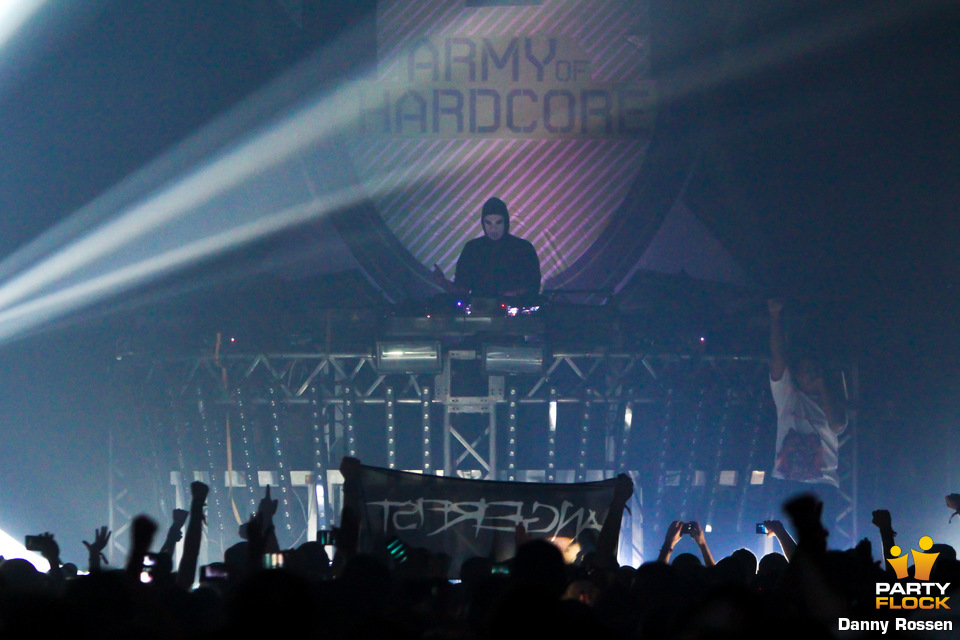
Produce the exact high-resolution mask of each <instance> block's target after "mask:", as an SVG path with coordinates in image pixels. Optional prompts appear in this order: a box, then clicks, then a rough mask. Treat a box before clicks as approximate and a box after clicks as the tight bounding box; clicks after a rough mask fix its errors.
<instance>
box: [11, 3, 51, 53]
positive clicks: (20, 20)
mask: <svg viewBox="0 0 960 640" xmlns="http://www.w3.org/2000/svg"><path fill="white" fill-rule="evenodd" d="M43 3H44V0H0V47H3V45H4V44H6V42H7V40H9V39H10V36H12V35H13V34H14V33H16V32H17V30H18V29H20V27H21V26H23V24H24V23H25V22H26V21H27V20H29V19H30V16H32V15H33V14H34V13H36V11H37V9H39V8H40V7H41V6H42V5H43Z"/></svg>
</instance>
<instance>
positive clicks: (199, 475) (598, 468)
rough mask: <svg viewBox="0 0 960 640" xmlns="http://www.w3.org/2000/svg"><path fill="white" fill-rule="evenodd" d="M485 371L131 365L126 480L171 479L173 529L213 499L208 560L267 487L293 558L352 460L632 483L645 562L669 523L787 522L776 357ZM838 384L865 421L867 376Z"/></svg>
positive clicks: (338, 363)
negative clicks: (197, 493)
mask: <svg viewBox="0 0 960 640" xmlns="http://www.w3.org/2000/svg"><path fill="white" fill-rule="evenodd" d="M480 358H481V355H480V353H479V351H474V350H471V349H445V350H443V353H442V356H441V361H442V369H441V371H440V373H438V374H424V373H420V374H410V373H396V374H383V373H379V372H378V368H377V361H376V357H375V355H374V354H372V353H369V352H361V351H354V352H350V351H343V352H331V353H321V352H310V351H304V352H271V353H230V352H228V351H227V350H226V349H224V350H222V351H221V352H220V353H217V354H215V353H208V354H202V355H197V356H193V357H174V358H156V359H152V360H147V359H145V358H136V357H133V358H125V359H124V360H123V361H122V362H118V366H117V371H118V372H119V373H120V374H121V376H122V377H123V379H124V380H125V384H126V385H127V388H128V389H129V390H130V392H129V396H130V407H129V410H130V411H131V412H133V413H134V414H135V415H133V416H132V417H131V421H130V424H131V425H137V427H136V428H134V429H132V430H131V431H130V432H129V433H127V434H125V435H124V437H123V438H120V440H122V441H123V442H125V443H126V445H125V446H123V445H121V446H119V447H116V448H117V449H118V451H116V452H115V453H114V458H115V462H114V466H115V467H117V469H120V468H122V467H123V466H124V465H128V466H127V469H129V468H130V467H129V465H130V464H133V465H134V466H133V468H134V469H136V470H138V471H140V472H141V473H146V474H149V473H151V472H153V473H156V472H157V471H158V470H162V471H160V473H162V474H163V475H164V476H165V477H164V478H163V480H162V481H160V482H156V483H155V484H154V485H153V486H154V488H155V489H156V495H157V498H158V504H159V510H160V512H161V513H165V514H166V513H167V512H168V511H169V510H171V509H172V508H173V507H175V506H176V507H185V506H186V500H187V499H188V497H189V483H190V482H191V481H192V480H194V479H199V480H202V481H204V482H207V483H209V484H210V486H211V493H210V498H209V500H208V528H207V542H208V545H207V546H208V547H209V553H210V557H216V556H219V555H221V554H222V552H223V550H224V549H225V548H226V547H228V546H229V545H230V544H233V543H234V542H236V541H237V538H236V526H237V523H238V522H239V521H242V520H244V519H246V518H247V517H249V515H250V513H252V512H253V511H254V510H255V509H256V505H257V503H258V502H259V500H260V498H261V497H262V495H263V487H264V486H266V485H270V486H271V487H272V488H273V489H272V491H273V497H275V498H279V499H280V508H279V510H278V513H277V516H276V517H277V528H278V535H279V537H280V540H281V544H282V545H291V546H292V545H294V544H299V543H300V542H303V541H305V540H308V539H314V538H315V533H316V531H317V529H318V528H330V527H331V526H334V525H335V523H336V518H337V515H338V512H339V507H340V504H339V495H338V487H339V484H340V477H339V472H338V471H337V467H338V464H339V461H340V459H341V457H342V456H345V455H346V456H354V457H358V458H360V459H361V460H362V461H363V462H364V463H365V464H372V465H376V466H383V467H388V468H392V469H401V470H408V471H415V472H419V473H437V474H440V473H442V474H445V475H458V476H461V477H466V478H483V479H498V480H513V481H538V482H581V481H589V480H599V479H603V478H609V477H613V476H615V475H616V474H618V473H628V474H629V475H631V477H633V479H634V482H635V485H636V495H635V501H634V506H633V508H632V518H631V520H632V523H631V524H630V525H628V527H627V530H626V531H625V534H626V537H627V541H626V544H627V545H628V546H632V547H633V548H632V549H631V553H628V554H627V557H628V558H632V559H633V561H639V560H641V559H649V557H650V555H651V554H653V555H654V556H655V554H656V551H655V549H656V548H657V547H658V546H659V539H660V537H661V536H662V535H663V532H664V528H665V527H666V525H667V524H668V523H669V522H670V521H671V520H675V519H680V520H688V519H698V520H700V521H702V522H715V523H720V524H714V525H713V526H714V530H715V531H716V530H717V529H718V527H719V528H720V529H723V530H727V531H730V532H736V533H738V534H739V533H743V534H744V535H746V534H749V533H752V530H753V527H754V523H755V522H756V521H758V520H763V519H769V518H771V517H778V513H775V512H774V510H775V509H776V506H777V504H778V503H779V500H781V499H782V495H780V494H778V493H777V491H776V485H777V484H778V481H776V480H772V479H771V478H770V469H771V468H772V463H773V452H774V448H775V439H776V426H775V423H776V417H775V413H774V410H773V406H772V399H771V397H770V390H769V384H768V378H767V375H768V373H767V372H768V368H767V363H766V360H765V359H764V358H762V357H754V356H735V355H719V354H709V353H697V352H693V353H652V352H647V353H642V352H627V351H603V350H597V351H555V352H553V353H548V354H547V355H546V357H545V359H544V363H543V369H542V371H540V372H539V373H536V374H525V375H510V376H497V375H486V374H485V373H484V372H483V370H482V367H481V366H480ZM841 369H842V375H843V380H844V381H845V383H846V384H847V392H848V394H849V395H850V404H851V407H855V406H856V392H857V389H856V380H857V375H856V367H855V366H844V367H842V368H841ZM856 428H857V425H856V412H855V411H851V421H850V425H849V427H848V430H847V432H846V434H845V435H844V438H843V441H842V446H841V477H842V486H841V491H840V492H839V494H838V495H839V496H840V500H841V503H842V505H841V506H842V508H841V509H840V510H839V515H838V517H837V520H836V522H835V523H834V527H833V535H832V537H831V546H834V547H838V548H845V547H849V546H853V544H854V543H855V542H856V539H857V528H856V516H857V492H856V487H857V469H856ZM144 454H146V455H144ZM131 458H132V459H131ZM125 474H126V475H129V474H130V471H125ZM126 475H125V477H126ZM134 475H136V472H134ZM112 477H113V478H114V481H113V485H114V486H113V488H112V490H111V491H112V493H111V500H112V505H111V506H112V507H113V506H117V507H118V508H120V505H119V503H120V502H121V501H122V500H121V499H124V500H125V499H126V495H127V492H126V490H125V488H124V487H123V486H122V485H123V482H124V480H122V479H119V478H118V475H117V473H114V474H113V475H112ZM127 480H129V478H127ZM141 480H142V478H141ZM811 488H814V489H816V488H817V486H815V485H811ZM129 510H130V507H129V506H127V507H125V511H124V512H128V511H129ZM117 524H120V523H117ZM644 538H647V539H648V540H649V542H650V548H649V550H648V552H647V553H644V549H643V546H644V542H643V541H644ZM622 551H623V549H622ZM622 557H623V554H622Z"/></svg>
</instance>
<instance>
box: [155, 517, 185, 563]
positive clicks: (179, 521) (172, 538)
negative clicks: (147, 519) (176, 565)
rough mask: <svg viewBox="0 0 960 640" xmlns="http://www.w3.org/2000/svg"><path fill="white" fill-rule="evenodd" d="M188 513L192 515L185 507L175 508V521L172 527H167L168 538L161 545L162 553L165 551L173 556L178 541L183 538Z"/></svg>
mask: <svg viewBox="0 0 960 640" xmlns="http://www.w3.org/2000/svg"><path fill="white" fill-rule="evenodd" d="M188 515H190V512H189V511H186V510H184V509H174V510H173V522H172V523H171V524H170V528H169V529H167V539H166V540H164V541H163V546H162V547H160V553H165V554H167V555H168V556H170V557H171V558H172V557H173V552H174V550H176V548H177V543H178V542H180V539H181V538H183V525H185V524H186V523H187V516H188Z"/></svg>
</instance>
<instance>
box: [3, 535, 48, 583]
mask: <svg viewBox="0 0 960 640" xmlns="http://www.w3.org/2000/svg"><path fill="white" fill-rule="evenodd" d="M0 556H3V558H4V559H6V560H13V559H14V558H23V559H24V560H26V561H27V562H29V563H30V564H32V565H33V566H34V567H36V568H37V571H40V572H43V573H46V572H47V571H49V570H50V563H49V562H47V560H46V559H45V558H44V557H43V556H41V555H40V554H39V553H34V552H33V551H27V548H26V547H24V546H23V545H22V544H20V543H19V542H17V540H16V539H14V537H13V536H11V535H10V534H8V533H7V532H6V531H3V530H2V529H0Z"/></svg>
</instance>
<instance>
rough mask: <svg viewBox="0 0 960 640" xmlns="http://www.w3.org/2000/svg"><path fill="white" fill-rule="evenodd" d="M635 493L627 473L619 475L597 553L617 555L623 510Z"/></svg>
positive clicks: (598, 537) (604, 520)
mask: <svg viewBox="0 0 960 640" xmlns="http://www.w3.org/2000/svg"><path fill="white" fill-rule="evenodd" d="M632 495H633V480H631V479H630V476H628V475H627V474H625V473H621V474H620V475H618V476H617V486H616V488H615V489H614V490H613V499H612V500H611V501H610V508H609V509H608V510H607V517H606V518H604V519H603V527H601V529H600V535H599V536H597V553H598V554H599V555H601V556H604V557H607V558H610V557H612V558H614V559H616V557H617V543H618V542H619V541H620V526H621V524H622V522H623V511H624V509H626V507H627V501H628V500H629V499H630V496H632Z"/></svg>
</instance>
